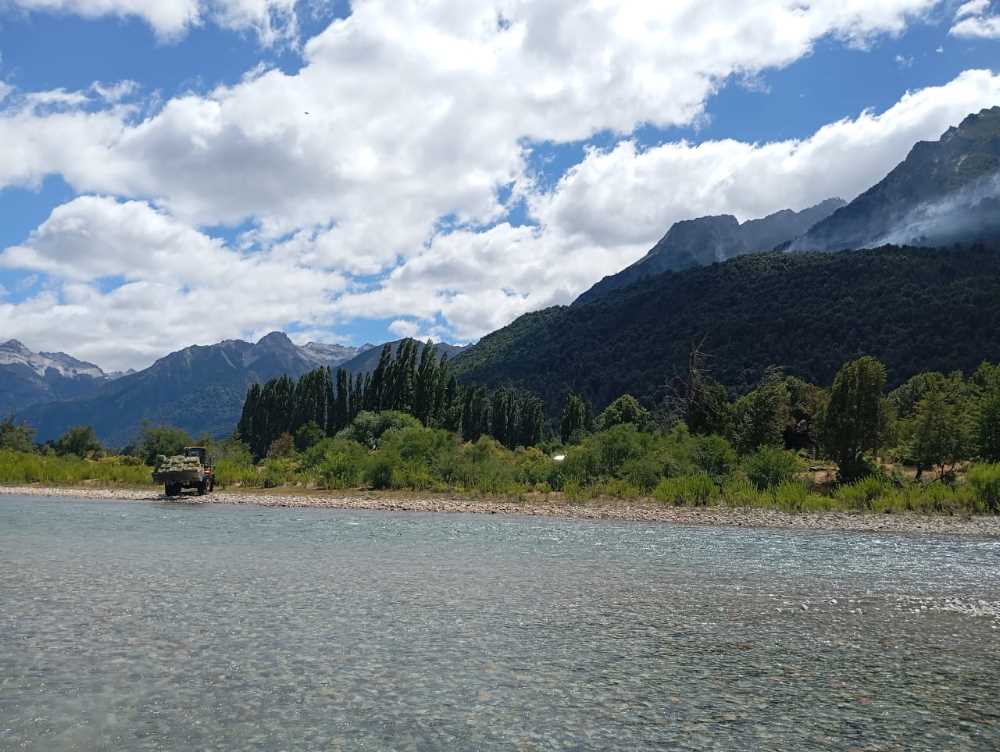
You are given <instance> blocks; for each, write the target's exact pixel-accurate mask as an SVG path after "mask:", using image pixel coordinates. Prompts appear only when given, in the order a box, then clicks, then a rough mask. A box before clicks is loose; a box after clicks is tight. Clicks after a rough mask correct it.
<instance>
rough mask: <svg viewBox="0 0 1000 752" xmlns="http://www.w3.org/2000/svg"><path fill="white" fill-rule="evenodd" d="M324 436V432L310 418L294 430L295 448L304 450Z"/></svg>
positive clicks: (314, 444)
mask: <svg viewBox="0 0 1000 752" xmlns="http://www.w3.org/2000/svg"><path fill="white" fill-rule="evenodd" d="M325 436H326V434H325V433H324V432H323V429H322V428H320V427H319V425H318V424H317V423H316V421H314V420H310V421H309V422H308V423H306V424H305V425H303V426H300V427H299V430H297V431H296V432H295V448H296V449H297V450H299V451H300V452H304V451H306V450H307V449H309V448H310V447H314V446H316V445H317V444H318V443H319V442H321V441H322V440H323V439H324V437H325Z"/></svg>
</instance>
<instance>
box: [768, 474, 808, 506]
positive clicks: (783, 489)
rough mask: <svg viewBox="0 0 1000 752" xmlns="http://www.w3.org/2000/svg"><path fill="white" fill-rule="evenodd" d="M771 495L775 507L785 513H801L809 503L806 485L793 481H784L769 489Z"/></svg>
mask: <svg viewBox="0 0 1000 752" xmlns="http://www.w3.org/2000/svg"><path fill="white" fill-rule="evenodd" d="M771 495H772V497H773V499H774V503H775V505H776V506H777V507H778V508H779V509H781V510H784V511H786V512H801V511H802V510H803V508H805V506H806V504H808V502H809V489H808V488H806V484H805V483H802V482H800V481H795V480H786V481H785V482H784V483H781V484H780V485H777V486H775V487H774V488H772V489H771Z"/></svg>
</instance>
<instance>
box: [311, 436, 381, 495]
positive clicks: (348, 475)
mask: <svg viewBox="0 0 1000 752" xmlns="http://www.w3.org/2000/svg"><path fill="white" fill-rule="evenodd" d="M316 448H321V449H322V454H321V455H320V456H319V458H318V459H316V460H315V461H314V460H313V457H312V456H310V457H307V459H306V464H307V467H311V468H313V469H314V472H315V475H316V476H317V477H318V479H319V483H320V485H321V486H323V488H336V489H342V488H354V487H356V486H357V485H358V484H359V483H360V482H361V476H362V471H363V470H364V467H365V463H366V462H367V461H368V452H367V450H366V449H365V448H364V447H363V446H361V445H360V444H359V443H357V442H356V441H348V440H347V439H326V440H325V441H323V442H321V443H320V444H317V445H316V447H314V448H313V449H314V450H315V449H316Z"/></svg>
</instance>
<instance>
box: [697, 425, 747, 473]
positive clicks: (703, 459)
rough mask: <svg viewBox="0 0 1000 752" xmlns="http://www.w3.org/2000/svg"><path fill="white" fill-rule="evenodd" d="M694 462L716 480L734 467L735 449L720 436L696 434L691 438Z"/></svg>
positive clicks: (735, 463)
mask: <svg viewBox="0 0 1000 752" xmlns="http://www.w3.org/2000/svg"><path fill="white" fill-rule="evenodd" d="M693 441H694V452H693V459H694V463H695V464H696V465H697V466H698V469H699V470H701V471H702V472H703V473H705V474H707V475H709V476H711V478H712V479H713V480H715V481H716V482H718V481H721V480H722V479H723V478H725V477H727V476H728V475H730V474H731V473H732V472H733V470H735V469H736V465H737V458H736V450H735V449H733V446H732V444H730V443H729V442H728V441H726V440H725V439H724V438H722V437H721V436H698V437H695V438H694V439H693Z"/></svg>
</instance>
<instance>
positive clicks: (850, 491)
mask: <svg viewBox="0 0 1000 752" xmlns="http://www.w3.org/2000/svg"><path fill="white" fill-rule="evenodd" d="M891 490H892V486H891V485H890V484H889V483H888V482H887V481H885V480H884V479H882V478H880V477H878V476H876V475H869V476H868V477H867V478H862V479H861V480H859V481H856V482H854V483H850V484H846V485H843V486H841V487H840V488H838V489H837V492H836V493H835V494H834V497H835V498H836V499H837V500H839V501H840V502H842V503H843V505H844V506H846V507H847V508H848V509H853V510H855V511H858V512H867V511H872V510H873V509H875V507H876V505H877V502H878V501H880V500H881V499H882V498H883V497H885V496H886V495H887V494H888V493H889V492H890V491H891Z"/></svg>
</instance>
